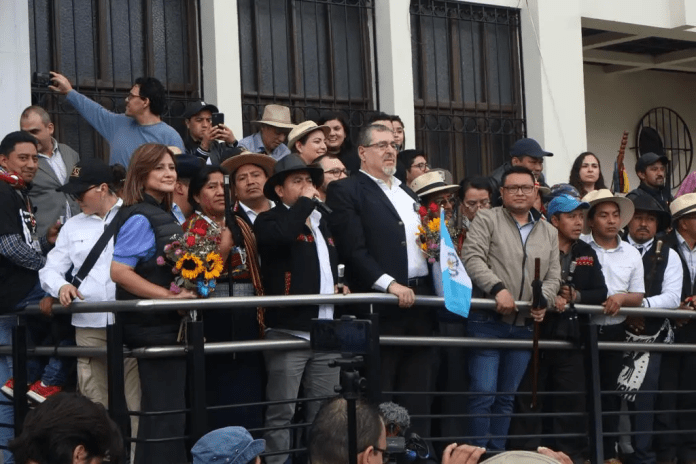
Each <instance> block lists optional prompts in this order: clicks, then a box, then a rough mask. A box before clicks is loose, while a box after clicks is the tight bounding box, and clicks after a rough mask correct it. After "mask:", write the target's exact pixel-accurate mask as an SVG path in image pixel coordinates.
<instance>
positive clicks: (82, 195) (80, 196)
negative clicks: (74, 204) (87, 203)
mask: <svg viewBox="0 0 696 464" xmlns="http://www.w3.org/2000/svg"><path fill="white" fill-rule="evenodd" d="M93 188H97V186H96V185H93V186H91V187H90V188H88V189H87V190H85V191H84V192H80V193H78V194H74V193H69V194H68V196H69V197H70V199H71V200H72V201H82V200H84V199H85V194H86V193H87V192H89V191H90V190H92V189H93Z"/></svg>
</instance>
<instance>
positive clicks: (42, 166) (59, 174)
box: [19, 106, 80, 236]
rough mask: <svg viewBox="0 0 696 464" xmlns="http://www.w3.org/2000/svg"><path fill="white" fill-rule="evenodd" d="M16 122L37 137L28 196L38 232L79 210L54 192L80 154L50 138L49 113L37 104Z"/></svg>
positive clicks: (43, 233)
mask: <svg viewBox="0 0 696 464" xmlns="http://www.w3.org/2000/svg"><path fill="white" fill-rule="evenodd" d="M19 125H20V127H21V129H22V130H23V131H25V132H29V133H30V134H31V135H33V136H34V137H36V140H38V141H39V169H38V170H37V171H36V176H35V177H34V181H33V182H32V189H31V190H30V191H29V198H31V201H32V203H33V204H34V206H36V224H37V233H38V234H39V236H42V235H45V234H46V232H48V229H49V228H50V227H51V226H52V225H53V224H55V223H56V221H57V220H58V219H59V218H60V217H61V216H62V217H63V220H64V221H65V220H67V219H68V218H70V217H71V216H73V215H75V214H78V213H79V212H80V207H79V206H78V205H77V202H75V201H74V200H73V199H72V198H70V196H69V195H68V194H66V193H59V192H56V189H57V188H58V187H61V186H62V185H63V184H65V183H66V182H67V181H68V176H70V173H71V172H72V169H73V167H74V166H75V164H76V163H77V162H78V161H80V155H78V154H77V152H76V151H75V150H73V149H72V148H70V147H69V146H67V145H65V144H63V143H58V142H57V141H56V139H54V138H53V132H54V129H55V128H54V126H53V123H52V122H51V117H50V116H49V115H48V113H47V112H46V110H44V109H43V108H41V107H40V106H30V107H28V108H27V109H25V110H24V111H23V112H22V115H21V116H20V118H19Z"/></svg>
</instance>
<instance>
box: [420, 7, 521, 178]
mask: <svg viewBox="0 0 696 464" xmlns="http://www.w3.org/2000/svg"><path fill="white" fill-rule="evenodd" d="M410 11H411V40H412V50H413V53H412V63H413V80H414V104H415V120H416V145H417V146H418V147H419V148H422V149H424V150H425V152H426V153H427V154H428V159H429V162H430V164H431V165H433V166H438V167H444V168H447V169H449V170H450V171H451V172H452V173H453V174H454V177H455V179H461V178H463V177H464V176H466V175H481V174H484V175H487V174H490V173H491V172H492V171H493V170H494V169H495V168H497V167H498V166H499V165H501V164H502V163H503V162H505V161H507V159H508V153H509V149H510V146H511V144H512V143H514V141H515V140H517V139H519V138H521V137H524V136H525V133H526V127H525V126H526V124H525V107H524V88H523V72H522V56H521V53H522V51H521V48H520V43H521V37H520V15H519V10H517V9H512V8H501V7H493V6H485V5H479V4H476V5H475V4H469V3H464V2H458V1H442V0H412V1H411V9H410Z"/></svg>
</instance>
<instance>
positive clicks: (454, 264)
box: [440, 209, 472, 317]
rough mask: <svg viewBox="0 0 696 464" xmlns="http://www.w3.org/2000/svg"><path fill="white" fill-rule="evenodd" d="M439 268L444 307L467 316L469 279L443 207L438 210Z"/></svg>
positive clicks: (469, 295)
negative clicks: (446, 223) (455, 246)
mask: <svg viewBox="0 0 696 464" xmlns="http://www.w3.org/2000/svg"><path fill="white" fill-rule="evenodd" d="M440 270H441V271H442V288H443V293H444V297H445V307H446V308H447V309H448V310H449V311H451V312H453V313H454V314H458V315H460V316H462V317H468V316H469V308H470V307H471V287H472V285H471V279H470V278H469V275H468V274H467V273H466V270H465V269H464V265H463V264H462V260H461V259H459V255H458V254H457V250H456V249H455V248H454V245H452V237H450V234H449V231H448V230H447V226H446V225H445V210H444V209H442V210H441V211H440Z"/></svg>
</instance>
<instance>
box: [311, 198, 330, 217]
mask: <svg viewBox="0 0 696 464" xmlns="http://www.w3.org/2000/svg"><path fill="white" fill-rule="evenodd" d="M312 201H313V202H314V205H315V206H316V207H317V208H318V209H319V211H321V212H322V213H326V214H331V213H333V210H332V209H331V208H329V207H328V206H326V203H324V202H323V201H321V200H320V199H318V198H317V197H312Z"/></svg>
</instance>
